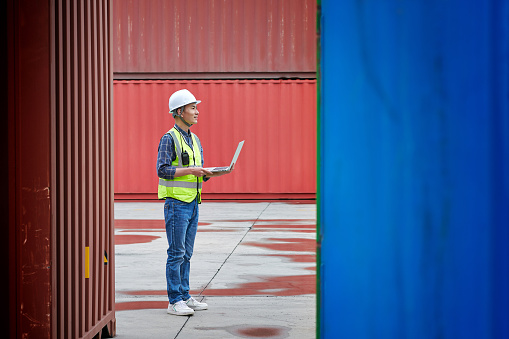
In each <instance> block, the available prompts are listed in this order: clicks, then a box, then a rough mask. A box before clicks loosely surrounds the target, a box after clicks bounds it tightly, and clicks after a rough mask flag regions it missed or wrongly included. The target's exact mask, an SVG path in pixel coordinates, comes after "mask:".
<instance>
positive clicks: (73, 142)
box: [54, 0, 115, 338]
mask: <svg viewBox="0 0 509 339" xmlns="http://www.w3.org/2000/svg"><path fill="white" fill-rule="evenodd" d="M56 17H57V22H56V28H55V30H56V32H55V34H56V36H57V39H56V43H57V46H56V50H57V55H56V62H55V64H56V65H57V69H56V74H57V77H56V88H55V90H56V103H55V105H56V122H55V123H56V126H55V127H56V141H55V144H56V182H55V187H57V190H56V193H55V194H56V197H55V205H54V208H55V211H56V213H55V216H56V220H55V223H56V230H55V233H56V262H57V263H58V267H57V272H56V285H55V288H56V290H57V291H58V294H57V298H56V302H57V305H56V312H57V314H56V317H57V323H56V326H57V328H56V329H55V333H56V337H57V338H82V337H92V336H93V335H95V334H97V333H98V332H100V331H101V330H102V328H103V327H104V326H105V325H108V324H109V325H110V326H111V327H112V328H110V329H111V330H112V331H113V332H114V322H115V318H114V297H115V295H114V294H115V293H114V287H115V280H114V265H113V264H114V256H113V250H114V247H113V191H112V189H113V182H112V178H113V177H112V175H113V168H112V160H111V157H112V107H111V103H112V99H111V94H112V69H111V58H110V56H111V54H110V51H111V31H110V27H111V26H110V25H111V20H110V18H111V10H110V2H109V1H107V0H103V1H92V2H86V1H84V2H79V3H78V4H76V2H74V1H71V0H61V1H57V3H56ZM105 255H107V256H108V263H107V265H105V262H104V258H105Z"/></svg>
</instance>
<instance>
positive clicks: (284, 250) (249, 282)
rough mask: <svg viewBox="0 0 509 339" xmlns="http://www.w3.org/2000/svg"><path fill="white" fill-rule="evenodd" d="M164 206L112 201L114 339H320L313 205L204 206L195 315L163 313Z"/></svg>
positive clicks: (195, 269) (194, 281) (194, 270)
mask: <svg viewBox="0 0 509 339" xmlns="http://www.w3.org/2000/svg"><path fill="white" fill-rule="evenodd" d="M163 204H164V203H163V202H136V203H135V202H117V203H115V241H116V245H115V275H116V276H115V281H116V284H115V286H116V297H115V301H116V318H117V338H119V339H124V338H126V339H127V338H178V339H193V338H221V339H224V338H272V339H278V338H297V339H300V338H302V339H308V338H315V325H316V317H315V312H316V311H315V310H316V307H315V300H316V298H315V291H316V280H315V267H316V265H315V262H316V256H315V248H316V240H315V239H316V231H315V223H316V220H315V216H316V208H315V204H308V203H283V202H253V203H246V202H238V203H236V202H204V203H203V204H202V205H201V206H200V224H199V227H198V234H197V238H196V242H195V249H194V255H193V258H192V260H191V277H190V284H191V290H192V293H191V294H192V295H193V296H194V297H195V298H196V299H198V300H200V301H204V302H206V303H208V304H209V309H208V310H205V311H197V312H195V314H194V315H193V316H174V315H169V314H167V313H166V308H167V306H168V299H167V296H166V279H165V263H166V249H167V246H168V245H167V240H166V234H165V230H164V217H163Z"/></svg>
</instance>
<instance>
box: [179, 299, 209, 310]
mask: <svg viewBox="0 0 509 339" xmlns="http://www.w3.org/2000/svg"><path fill="white" fill-rule="evenodd" d="M185 303H186V305H187V306H189V307H190V308H192V309H193V310H195V311H201V310H206V309H207V308H208V307H209V305H207V304H206V303H201V302H199V301H198V300H196V299H195V298H193V297H191V298H189V299H187V300H186V301H185Z"/></svg>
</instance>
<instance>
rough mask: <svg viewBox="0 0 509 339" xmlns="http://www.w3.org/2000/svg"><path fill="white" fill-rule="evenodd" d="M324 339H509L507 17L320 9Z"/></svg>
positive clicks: (395, 2) (458, 7)
mask: <svg viewBox="0 0 509 339" xmlns="http://www.w3.org/2000/svg"><path fill="white" fill-rule="evenodd" d="M321 3H322V6H323V7H322V15H323V17H322V18H323V21H322V22H321V24H322V27H323V31H322V33H323V35H322V44H321V46H322V50H321V53H322V54H321V66H320V69H321V70H322V71H323V77H322V78H321V80H320V88H321V93H322V96H321V100H320V101H321V103H322V104H323V106H322V107H321V109H320V119H319V121H320V122H321V126H320V128H319V136H320V140H321V144H320V153H319V154H320V155H321V159H323V161H322V162H321V169H320V180H319V182H320V189H319V191H320V197H319V199H318V201H319V208H318V215H319V217H320V221H319V225H321V227H320V232H319V239H321V244H320V245H319V247H318V248H319V249H320V250H321V262H320V268H321V271H320V279H319V281H320V285H321V289H322V291H321V293H322V294H321V297H319V299H318V300H319V303H320V305H321V312H322V313H321V316H320V317H319V318H320V326H319V328H320V329H321V336H319V337H320V338H331V339H335V338H356V339H368V338H369V339H371V338H412V339H423V338H464V339H477V338H509V322H508V319H509V96H508V93H509V44H508V41H509V29H508V28H509V26H508V23H509V21H508V14H509V3H508V2H507V1H485V0H472V1H469V2H468V5H466V3H465V1H463V0H450V1H425V0H421V1H399V0H388V1H334V0H323V1H321Z"/></svg>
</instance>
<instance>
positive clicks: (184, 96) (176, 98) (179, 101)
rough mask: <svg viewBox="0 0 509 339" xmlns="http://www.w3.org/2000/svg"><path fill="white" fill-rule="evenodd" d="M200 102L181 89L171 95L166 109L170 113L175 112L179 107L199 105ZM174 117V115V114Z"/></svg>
mask: <svg viewBox="0 0 509 339" xmlns="http://www.w3.org/2000/svg"><path fill="white" fill-rule="evenodd" d="M200 102H201V100H196V98H195V97H194V95H193V94H192V93H191V92H189V91H188V90H187V89H181V90H178V91H176V92H175V93H173V94H172V95H171V97H170V100H169V102H168V107H169V108H170V113H173V112H172V111H174V110H176V109H177V108H179V107H182V106H185V105H189V104H192V103H196V104H199V103H200ZM174 115H175V113H174Z"/></svg>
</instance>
